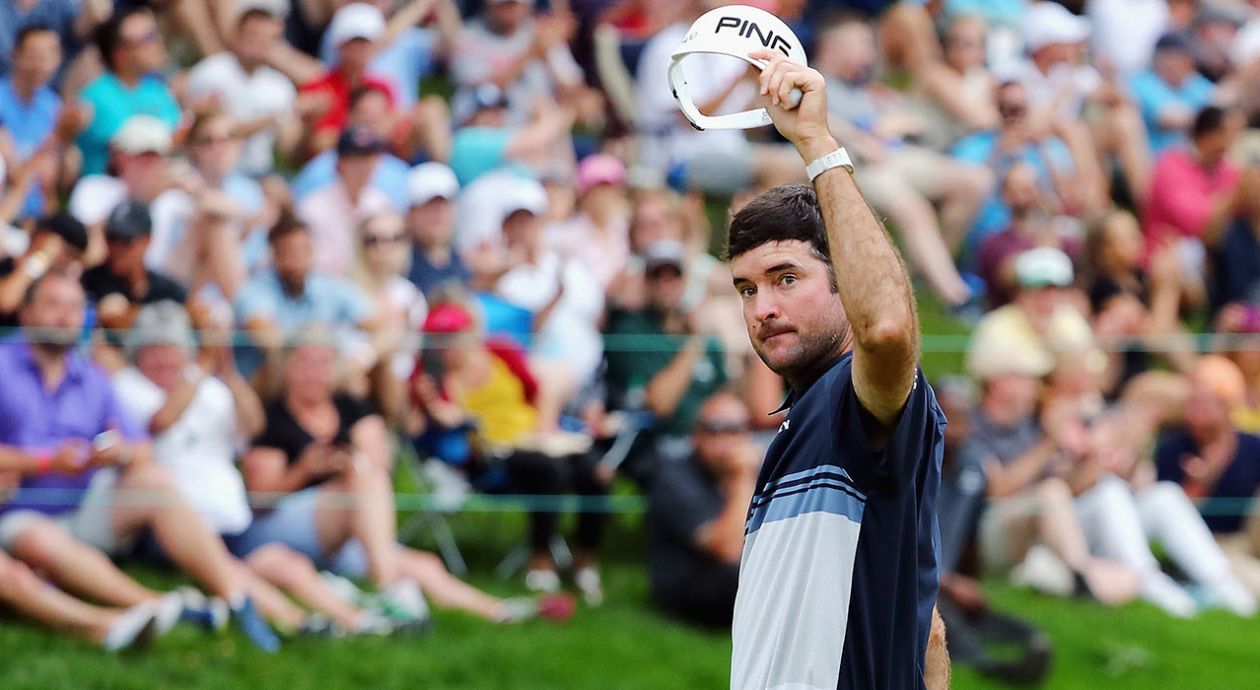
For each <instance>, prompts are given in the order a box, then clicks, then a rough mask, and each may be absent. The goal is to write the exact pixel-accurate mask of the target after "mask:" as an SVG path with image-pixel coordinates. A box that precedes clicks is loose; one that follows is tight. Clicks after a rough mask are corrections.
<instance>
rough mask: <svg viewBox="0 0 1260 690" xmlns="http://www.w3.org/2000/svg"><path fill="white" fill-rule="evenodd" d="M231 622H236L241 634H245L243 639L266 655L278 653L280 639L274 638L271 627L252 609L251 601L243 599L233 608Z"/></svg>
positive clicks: (252, 602)
mask: <svg viewBox="0 0 1260 690" xmlns="http://www.w3.org/2000/svg"><path fill="white" fill-rule="evenodd" d="M232 620H234V621H236V624H237V626H239V627H240V629H241V632H243V633H245V637H248V638H249V641H250V642H253V643H254V645H255V646H256V647H258V648H259V649H261V650H262V651H264V652H266V653H267V654H275V653H276V652H278V651H280V638H279V637H277V636H276V633H275V631H273V630H272V629H271V626H269V625H267V621H265V620H263V618H262V616H261V615H259V613H258V609H257V608H255V607H254V600H253V599H250V598H249V597H244V598H243V599H241V603H239V604H237V605H236V606H233V607H232Z"/></svg>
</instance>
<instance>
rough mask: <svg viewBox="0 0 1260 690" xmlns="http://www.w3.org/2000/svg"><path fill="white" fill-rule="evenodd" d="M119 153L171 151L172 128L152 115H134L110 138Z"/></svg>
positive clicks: (111, 144) (164, 152) (162, 152)
mask: <svg viewBox="0 0 1260 690" xmlns="http://www.w3.org/2000/svg"><path fill="white" fill-rule="evenodd" d="M109 145H110V146H111V147H113V149H114V150H115V151H118V152H119V153H132V154H136V153H150V152H152V153H160V154H167V153H170V151H171V128H170V127H168V126H167V125H166V123H165V122H162V121H161V120H159V119H157V118H156V117H153V116H152V115H132V116H131V117H129V118H127V121H126V122H124V123H123V126H122V127H120V128H118V131H117V132H114V136H112V137H110V138H109Z"/></svg>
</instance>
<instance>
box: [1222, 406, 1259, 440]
mask: <svg viewBox="0 0 1260 690" xmlns="http://www.w3.org/2000/svg"><path fill="white" fill-rule="evenodd" d="M1229 418H1230V419H1232V420H1233V421H1234V426H1236V427H1238V430H1239V431H1242V432H1246V433H1248V434H1260V407H1247V405H1246V403H1244V404H1242V405H1239V406H1238V407H1235V408H1234V409H1233V411H1231V412H1230V413H1229Z"/></svg>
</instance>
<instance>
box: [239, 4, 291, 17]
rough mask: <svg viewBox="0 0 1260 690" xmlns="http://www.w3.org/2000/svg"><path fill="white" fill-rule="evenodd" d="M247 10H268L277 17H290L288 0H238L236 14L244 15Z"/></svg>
mask: <svg viewBox="0 0 1260 690" xmlns="http://www.w3.org/2000/svg"><path fill="white" fill-rule="evenodd" d="M246 12H266V13H267V14H269V15H271V16H273V17H275V18H276V19H281V20H284V19H288V18H289V2H288V0H237V2H236V16H238V17H243V16H245V13H246Z"/></svg>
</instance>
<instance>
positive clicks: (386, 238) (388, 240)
mask: <svg viewBox="0 0 1260 690" xmlns="http://www.w3.org/2000/svg"><path fill="white" fill-rule="evenodd" d="M405 239H407V235H406V234H404V233H401V232H400V233H398V234H396V235H365V236H364V237H363V246H365V247H375V246H376V245H378V244H398V243H400V242H402V241H403V240H405Z"/></svg>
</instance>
